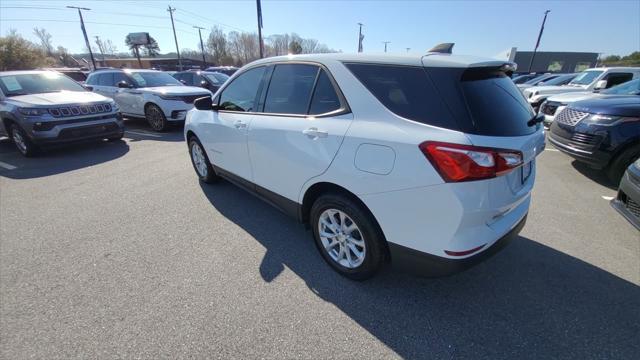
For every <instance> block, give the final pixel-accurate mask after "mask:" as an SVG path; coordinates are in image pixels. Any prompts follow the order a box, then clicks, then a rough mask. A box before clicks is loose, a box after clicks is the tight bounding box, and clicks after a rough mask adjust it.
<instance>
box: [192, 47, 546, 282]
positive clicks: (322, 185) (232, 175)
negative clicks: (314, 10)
mask: <svg viewBox="0 0 640 360" xmlns="http://www.w3.org/2000/svg"><path fill="white" fill-rule="evenodd" d="M513 67H514V64H512V63H505V62H503V61H495V60H487V59H479V58H473V57H465V56H453V55H443V54H428V55H425V56H423V57H420V56H417V57H416V56H413V57H410V56H370V55H363V54H359V55H347V54H325V55H299V56H284V57H272V58H268V59H262V60H258V61H255V62H253V63H251V64H248V65H247V66H245V67H244V68H242V69H241V70H240V71H238V72H237V73H236V74H234V76H233V77H232V78H231V79H229V81H227V82H226V83H225V85H224V86H223V87H222V88H221V89H220V90H219V91H218V92H216V95H215V97H214V98H213V99H212V98H202V99H198V100H196V103H195V105H196V109H194V110H192V111H190V112H189V113H188V114H187V119H186V122H185V128H184V131H185V138H186V140H187V143H188V146H189V152H190V155H191V160H192V162H193V166H194V169H195V171H196V173H197V175H198V177H199V178H200V180H201V181H204V182H207V183H209V182H214V181H216V180H217V179H218V178H219V177H223V178H226V179H228V180H230V181H232V182H234V183H236V184H238V185H240V186H242V187H243V188H245V189H247V190H249V191H251V192H254V193H256V194H258V195H259V196H260V197H262V198H264V199H266V200H268V202H270V203H271V204H273V205H275V206H276V207H278V208H279V209H281V210H282V211H284V212H285V213H287V214H290V215H291V216H293V217H295V218H296V219H298V220H299V221H302V222H304V223H306V224H308V225H309V226H310V228H311V229H312V231H313V236H314V238H315V242H316V244H317V247H318V249H319V251H320V253H321V254H322V256H323V257H324V259H325V260H326V261H327V262H328V264H329V265H331V266H332V267H333V268H334V269H335V270H336V271H338V272H339V273H341V274H342V275H344V276H347V277H349V278H352V279H365V278H368V277H370V276H372V275H373V274H374V273H375V272H376V270H378V269H379V268H380V267H381V266H382V264H383V263H384V262H385V261H389V260H390V261H391V262H392V263H393V264H395V265H399V266H401V267H410V268H412V269H413V270H415V271H418V272H420V273H422V274H424V275H443V274H448V273H452V272H455V271H457V270H460V269H464V268H466V267H468V266H470V265H473V264H474V263H476V262H478V261H479V260H480V259H482V258H484V257H487V256H488V255H490V254H492V253H494V252H495V251H496V250H497V249H499V248H501V247H502V246H503V245H504V244H505V243H506V242H508V240H509V239H511V238H513V237H514V236H515V235H516V234H517V233H518V232H519V231H520V229H521V228H522V227H523V226H524V223H525V219H526V216H527V213H528V210H529V203H530V201H531V189H532V188H533V182H534V178H535V157H536V155H537V154H539V153H540V152H541V151H542V150H543V148H544V135H543V130H542V126H541V124H540V123H539V122H540V119H539V118H538V117H536V116H535V114H534V112H533V110H532V109H531V107H530V106H529V105H528V104H527V102H526V101H525V99H524V98H523V97H522V95H521V93H520V91H519V90H518V88H517V87H516V86H515V85H514V84H513V82H512V81H511V79H510V78H509V77H508V76H507V75H505V72H506V71H510V70H512V69H513Z"/></svg>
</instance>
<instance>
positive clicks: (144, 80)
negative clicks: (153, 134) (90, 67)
mask: <svg viewBox="0 0 640 360" xmlns="http://www.w3.org/2000/svg"><path fill="white" fill-rule="evenodd" d="M86 84H87V85H89V86H91V87H92V88H93V91H95V92H96V93H99V94H102V95H104V96H108V97H110V98H113V99H114V100H115V101H116V102H117V103H118V106H119V107H120V111H121V112H122V114H123V115H125V116H129V117H142V118H145V119H147V121H148V122H149V125H151V128H152V129H153V130H156V131H164V130H166V129H167V128H168V127H169V125H170V124H171V123H179V122H182V121H184V118H185V116H186V114H187V111H189V110H190V109H191V108H193V101H194V100H195V99H197V98H200V97H203V96H211V95H212V94H211V92H210V91H209V90H206V89H203V88H200V87H193V86H184V85H183V84H182V83H181V82H179V81H178V80H176V79H175V78H174V77H172V76H171V75H169V74H167V73H164V72H161V71H157V70H139V69H106V70H99V71H95V72H92V73H91V74H90V75H89V78H87V82H86Z"/></svg>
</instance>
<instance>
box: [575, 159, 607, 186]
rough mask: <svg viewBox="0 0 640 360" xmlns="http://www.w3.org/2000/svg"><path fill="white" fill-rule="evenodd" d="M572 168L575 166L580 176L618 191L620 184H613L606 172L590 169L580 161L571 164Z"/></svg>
mask: <svg viewBox="0 0 640 360" xmlns="http://www.w3.org/2000/svg"><path fill="white" fill-rule="evenodd" d="M571 166H573V168H574V169H576V170H577V171H578V172H579V173H580V174H582V175H584V176H586V177H587V178H589V179H591V180H592V181H594V182H595V183H597V184H598V185H601V186H604V187H606V188H609V189H611V190H618V184H613V183H612V182H611V180H609V178H608V177H607V175H606V173H605V170H596V169H593V168H590V167H589V165H587V164H584V163H582V162H580V161H578V160H573V161H572V162H571Z"/></svg>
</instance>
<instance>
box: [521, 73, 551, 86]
mask: <svg viewBox="0 0 640 360" xmlns="http://www.w3.org/2000/svg"><path fill="white" fill-rule="evenodd" d="M557 76H558V75H543V76H540V77H537V78H533V79H531V80H527V81H525V82H524V83H525V84H527V85H535V84H537V83H539V82H542V81H546V80H550V79H553V78H556V77H557Z"/></svg>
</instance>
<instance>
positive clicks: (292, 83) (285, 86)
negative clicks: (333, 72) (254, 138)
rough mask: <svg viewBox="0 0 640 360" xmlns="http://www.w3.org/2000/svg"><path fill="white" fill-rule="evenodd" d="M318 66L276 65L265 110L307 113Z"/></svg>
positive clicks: (267, 111) (269, 111)
mask: <svg viewBox="0 0 640 360" xmlns="http://www.w3.org/2000/svg"><path fill="white" fill-rule="evenodd" d="M317 74H318V67H317V66H314V65H303V64H284V65H276V67H275V69H274V70H273V75H272V76H271V81H270V83H269V89H268V90H267V97H266V99H265V103H264V112H266V113H276V114H306V113H307V110H308V108H309V101H310V99H311V92H312V91H313V85H314V82H315V80H316V76H317Z"/></svg>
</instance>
